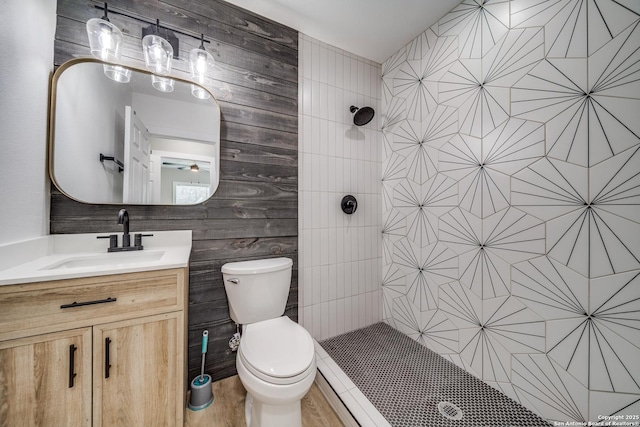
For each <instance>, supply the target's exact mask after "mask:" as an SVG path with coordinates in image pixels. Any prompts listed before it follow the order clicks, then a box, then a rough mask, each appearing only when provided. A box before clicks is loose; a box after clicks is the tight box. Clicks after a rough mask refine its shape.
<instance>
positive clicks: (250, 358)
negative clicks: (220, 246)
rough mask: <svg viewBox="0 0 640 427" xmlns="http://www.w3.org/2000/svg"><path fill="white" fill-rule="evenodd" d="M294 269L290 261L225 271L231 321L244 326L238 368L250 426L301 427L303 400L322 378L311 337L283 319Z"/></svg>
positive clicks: (262, 262)
mask: <svg viewBox="0 0 640 427" xmlns="http://www.w3.org/2000/svg"><path fill="white" fill-rule="evenodd" d="M292 266H293V261H291V259H289V258H269V259H261V260H255V261H242V262H232V263H227V264H225V265H223V266H222V276H223V279H224V288H225V291H226V292H227V299H228V301H229V313H230V315H231V319H232V320H233V321H234V322H236V323H238V324H241V325H242V338H241V339H240V346H239V347H238V353H237V356H236V368H237V370H238V377H239V378H240V381H241V382H242V385H243V386H244V388H245V389H246V390H247V397H246V402H245V417H246V422H247V427H261V426H262V427H267V426H278V427H300V426H301V425H302V416H301V411H300V400H301V399H302V398H303V397H304V395H305V394H307V392H308V391H309V389H310V388H311V384H312V383H313V381H314V379H315V376H316V359H315V349H314V346H313V339H312V338H311V335H309V332H307V330H306V329H304V328H303V327H302V326H300V325H299V324H298V323H296V322H294V321H293V320H291V319H289V317H287V316H283V314H284V309H285V306H286V304H287V298H288V296H289V286H290V284H291V268H292Z"/></svg>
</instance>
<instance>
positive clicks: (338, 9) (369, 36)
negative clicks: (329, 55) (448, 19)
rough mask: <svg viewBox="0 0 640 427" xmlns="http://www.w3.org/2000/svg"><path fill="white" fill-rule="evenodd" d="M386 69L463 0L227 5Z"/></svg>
mask: <svg viewBox="0 0 640 427" xmlns="http://www.w3.org/2000/svg"><path fill="white" fill-rule="evenodd" d="M226 1H227V2H229V3H232V4H235V5H237V6H240V7H242V8H244V9H248V10H250V11H252V12H254V13H257V14H258V15H262V16H264V17H266V18H269V19H271V20H273V21H276V22H280V23H281V24H284V25H287V26H289V27H291V28H294V29H296V30H298V31H300V32H302V33H304V34H306V35H308V36H311V37H313V38H315V39H318V40H320V41H323V42H325V43H328V44H330V45H333V46H336V47H338V48H340V49H344V50H346V51H348V52H351V53H354V54H356V55H358V56H362V57H365V58H367V59H370V60H372V61H375V62H378V63H382V62H384V61H385V60H386V59H387V58H389V57H390V56H391V55H393V54H394V53H395V52H397V51H398V50H399V49H400V48H402V47H403V46H404V45H405V44H407V43H408V42H410V41H411V40H413V39H414V38H415V37H416V36H417V35H418V34H420V33H422V32H423V31H425V30H426V29H427V28H429V27H431V25H433V24H434V23H436V22H437V21H438V20H439V19H440V18H442V17H443V16H444V15H445V14H446V13H447V12H449V11H450V10H451V9H453V8H454V7H456V6H457V5H458V4H459V3H460V1H461V0H315V1H312V0H226Z"/></svg>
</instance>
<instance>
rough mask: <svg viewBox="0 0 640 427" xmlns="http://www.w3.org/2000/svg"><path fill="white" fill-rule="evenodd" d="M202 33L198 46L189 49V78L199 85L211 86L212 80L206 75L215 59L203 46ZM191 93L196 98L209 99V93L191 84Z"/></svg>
mask: <svg viewBox="0 0 640 427" xmlns="http://www.w3.org/2000/svg"><path fill="white" fill-rule="evenodd" d="M204 42H205V40H204V34H201V35H200V47H196V48H194V49H191V51H189V67H190V68H191V80H193V81H194V82H196V83H198V84H199V85H201V86H211V84H212V83H213V81H212V80H211V78H210V77H209V76H208V75H207V73H208V72H209V71H211V70H212V69H213V66H214V64H215V61H214V60H213V56H211V54H210V53H209V52H207V51H206V49H205V48H204ZM191 94H192V95H193V96H195V97H196V98H198V99H209V98H210V97H211V95H209V92H207V91H206V90H204V89H203V88H201V87H199V86H196V85H191Z"/></svg>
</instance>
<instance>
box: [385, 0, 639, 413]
mask: <svg viewBox="0 0 640 427" xmlns="http://www.w3.org/2000/svg"><path fill="white" fill-rule="evenodd" d="M639 46H640V2H638V1H637V0H510V1H509V0H464V1H462V2H461V4H460V5H459V6H458V7H456V8H455V9H454V10H452V11H451V12H450V13H449V14H448V15H446V16H445V17H443V18H442V19H440V20H439V22H438V23H437V24H435V25H433V26H432V27H431V28H429V29H428V30H426V31H425V32H424V33H423V34H421V35H420V36H419V37H417V38H416V39H414V40H413V41H412V42H410V43H409V44H408V45H407V46H406V47H405V48H403V49H401V50H400V51H398V52H397V53H396V54H395V55H393V56H392V57H391V58H390V59H389V60H388V61H387V62H386V63H385V64H383V66H382V69H383V83H382V85H383V95H384V96H383V99H382V104H383V111H382V115H383V116H384V117H385V124H384V125H383V126H385V127H384V128H383V133H384V134H385V138H386V141H387V142H388V143H387V144H385V146H384V150H385V154H384V158H383V162H388V164H393V165H395V171H396V172H397V173H394V174H388V173H387V174H385V177H384V178H383V183H382V185H383V194H384V195H385V196H384V198H385V203H383V215H385V218H388V220H387V224H388V226H385V232H384V234H383V236H384V237H383V240H385V241H386V242H387V243H386V244H385V251H384V252H385V255H384V256H383V264H384V265H383V271H384V272H385V274H386V276H387V280H386V283H385V284H383V307H384V313H383V319H384V320H385V322H387V323H388V324H390V325H393V326H394V327H395V328H397V329H399V330H400V331H402V332H404V333H405V334H407V335H408V336H409V337H411V338H413V339H414V340H416V341H418V342H419V343H421V344H423V345H425V346H427V347H429V348H431V349H433V350H434V351H436V352H438V353H439V354H441V355H442V356H443V357H445V358H446V359H447V360H449V361H451V362H452V363H454V364H456V365H457V366H459V367H461V368H462V369H464V370H466V371H468V372H469V373H471V374H473V375H474V376H476V377H478V378H481V379H482V380H484V381H485V382H486V383H488V384H490V385H491V386H492V387H493V388H495V389H497V390H500V391H502V392H503V393H505V394H507V395H508V396H510V397H511V398H513V399H514V400H517V401H518V402H520V403H521V404H522V405H524V406H526V407H527V408H529V409H531V410H532V411H535V412H537V413H538V414H540V415H542V416H543V417H545V418H547V419H548V420H549V421H563V422H566V421H571V420H573V421H581V422H583V421H584V422H586V421H597V420H598V416H606V415H620V414H631V415H634V414H638V413H639V411H640V364H638V363H637V362H635V361H637V360H640V344H639V343H640V303H639V301H640V120H638V118H639V117H640V49H639V48H638V47H639ZM385 164H386V163H385ZM391 177H392V178H391ZM436 184H437V185H436ZM425 186H428V188H425ZM434 188H438V189H439V190H440V189H442V191H439V192H434V191H433V189H434ZM445 188H446V190H444V189H445ZM436 194H438V196H436ZM427 200H430V201H429V202H428V201H427ZM435 200H438V202H437V203H436V202H433V201H435ZM403 220H404V222H402V221H403ZM400 224H402V225H400ZM402 227H404V228H402ZM440 247H446V248H448V249H449V250H450V253H451V255H450V256H448V257H447V258H446V268H445V269H444V270H442V271H446V274H444V275H441V276H438V278H439V280H434V276H433V272H434V271H435V270H434V269H433V263H427V262H426V259H427V258H426V255H425V254H424V250H425V249H433V248H440ZM427 264H429V265H430V266H431V272H430V273H429V272H426V271H424V269H423V266H425V265H427ZM434 322H435V323H436V324H437V323H438V322H442V323H441V324H442V328H443V329H442V330H440V329H437V328H436V329H434V328H433V325H434ZM455 340H457V342H454V341H455Z"/></svg>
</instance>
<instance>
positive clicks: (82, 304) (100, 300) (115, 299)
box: [60, 298, 118, 308]
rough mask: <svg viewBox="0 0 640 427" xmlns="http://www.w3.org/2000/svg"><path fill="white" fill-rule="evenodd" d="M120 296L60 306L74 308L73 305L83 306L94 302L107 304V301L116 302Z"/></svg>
mask: <svg viewBox="0 0 640 427" xmlns="http://www.w3.org/2000/svg"><path fill="white" fill-rule="evenodd" d="M117 300H118V298H106V299H98V300H95V301H85V302H75V301H74V302H72V303H71V304H62V305H61V306H60V308H73V307H82V306H85V305H94V304H105V303H107V302H116V301H117Z"/></svg>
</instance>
